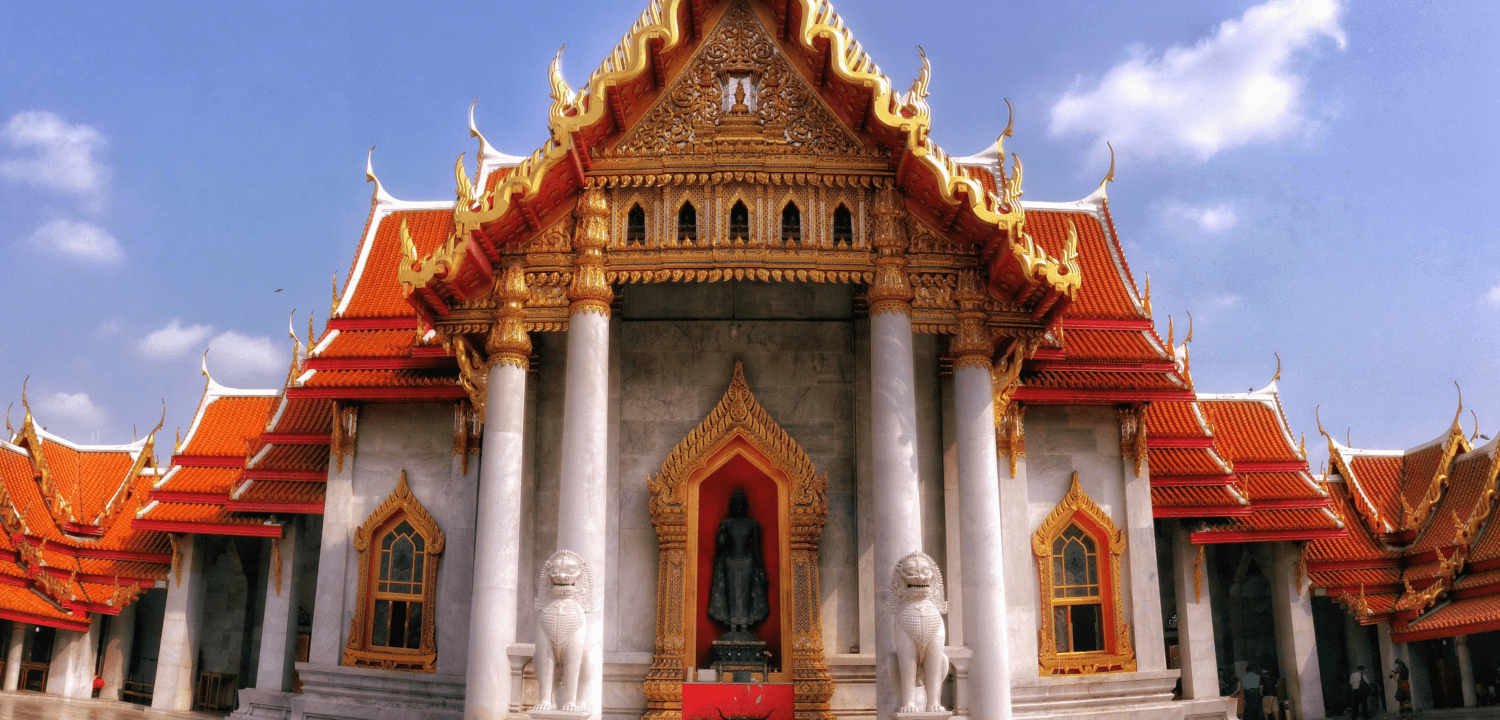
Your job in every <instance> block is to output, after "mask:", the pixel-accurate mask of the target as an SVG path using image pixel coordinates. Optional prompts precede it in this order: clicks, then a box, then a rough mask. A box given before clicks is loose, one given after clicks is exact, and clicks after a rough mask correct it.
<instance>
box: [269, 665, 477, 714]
mask: <svg viewBox="0 0 1500 720" xmlns="http://www.w3.org/2000/svg"><path fill="white" fill-rule="evenodd" d="M297 672H298V674H299V676H300V677H301V678H302V695H301V697H300V698H299V700H300V703H301V707H300V708H298V707H297V706H296V705H294V706H293V709H292V718H293V720H303V718H308V717H313V718H328V717H337V718H350V719H351V720H408V719H409V718H421V720H460V719H461V718H462V717H463V711H464V676H463V675H445V674H441V673H410V672H401V671H396V670H377V669H375V668H358V667H345V666H342V665H321V664H318V663H297ZM294 702H295V701H294Z"/></svg>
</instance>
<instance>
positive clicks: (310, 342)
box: [307, 310, 317, 357]
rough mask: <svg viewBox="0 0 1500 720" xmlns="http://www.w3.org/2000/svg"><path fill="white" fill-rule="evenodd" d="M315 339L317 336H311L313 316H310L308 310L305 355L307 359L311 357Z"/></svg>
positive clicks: (310, 312)
mask: <svg viewBox="0 0 1500 720" xmlns="http://www.w3.org/2000/svg"><path fill="white" fill-rule="evenodd" d="M316 339H317V335H314V334H313V314H312V311H311V310H308V311H307V354H308V356H309V357H311V356H312V350H313V344H314V342H315V341H316Z"/></svg>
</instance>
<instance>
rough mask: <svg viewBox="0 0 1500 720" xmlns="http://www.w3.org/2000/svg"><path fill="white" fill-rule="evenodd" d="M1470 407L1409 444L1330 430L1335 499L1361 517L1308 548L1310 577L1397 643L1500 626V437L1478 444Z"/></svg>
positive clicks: (1349, 514)
mask: <svg viewBox="0 0 1500 720" xmlns="http://www.w3.org/2000/svg"><path fill="white" fill-rule="evenodd" d="M1461 414H1462V407H1461V406H1460V411H1459V413H1457V414H1455V416H1454V421H1453V423H1452V424H1451V425H1450V426H1449V428H1448V430H1447V431H1445V432H1444V433H1443V434H1442V435H1440V436H1439V437H1437V438H1435V439H1434V440H1432V441H1430V442H1427V443H1424V444H1422V445H1419V446H1417V447H1414V448H1411V449H1409V450H1404V451H1403V450H1367V449H1358V448H1351V447H1348V446H1346V445H1343V444H1341V443H1339V442H1338V441H1336V440H1334V439H1333V438H1332V437H1328V452H1329V458H1330V460H1331V461H1332V464H1333V468H1334V474H1331V475H1330V480H1331V482H1330V483H1329V484H1330V486H1332V487H1334V488H1336V490H1335V493H1334V499H1335V505H1336V506H1337V507H1339V508H1340V512H1341V513H1342V514H1343V515H1344V516H1345V517H1349V518H1351V520H1353V521H1352V522H1351V523H1350V529H1351V533H1350V536H1349V537H1348V538H1345V539H1343V540H1341V541H1319V542H1315V543H1312V544H1310V545H1309V546H1308V549H1307V560H1308V570H1309V575H1310V578H1311V580H1312V583H1313V585H1314V586H1315V587H1318V588H1321V590H1322V592H1325V593H1326V594H1327V595H1329V596H1330V597H1333V598H1335V599H1337V600H1339V601H1340V602H1341V603H1343V604H1344V606H1345V607H1346V608H1347V609H1348V610H1349V612H1350V613H1352V614H1353V615H1354V616H1355V617H1356V618H1358V619H1359V620H1360V622H1362V623H1366V624H1370V623H1377V622H1382V621H1390V622H1391V623H1392V625H1393V629H1394V630H1395V635H1394V638H1395V639H1396V641H1397V642H1405V641H1409V640H1420V639H1426V638H1434V637H1446V636H1450V635H1461V634H1467V633H1472V632H1484V631H1486V630H1494V629H1500V530H1495V529H1493V526H1494V525H1495V523H1490V522H1488V520H1489V517H1490V516H1491V515H1492V514H1493V511H1494V505H1495V496H1496V493H1497V488H1496V479H1497V474H1500V461H1497V458H1496V451H1497V447H1500V442H1496V441H1491V442H1490V443H1489V444H1487V445H1485V446H1484V447H1482V448H1479V449H1473V448H1472V447H1471V446H1470V444H1469V439H1468V438H1466V437H1465V436H1464V433H1463V430H1462V428H1461V427H1460V426H1459V424H1458V419H1459V418H1460V417H1461ZM1325 436H1326V433H1325Z"/></svg>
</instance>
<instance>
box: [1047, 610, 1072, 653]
mask: <svg viewBox="0 0 1500 720" xmlns="http://www.w3.org/2000/svg"><path fill="white" fill-rule="evenodd" d="M1052 623H1053V626H1054V629H1055V630H1056V631H1057V638H1056V642H1057V651H1058V652H1072V651H1073V646H1072V645H1071V644H1070V643H1069V642H1068V636H1069V630H1068V608H1067V607H1066V606H1064V607H1055V608H1052Z"/></svg>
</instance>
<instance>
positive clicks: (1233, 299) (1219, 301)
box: [1213, 293, 1240, 309]
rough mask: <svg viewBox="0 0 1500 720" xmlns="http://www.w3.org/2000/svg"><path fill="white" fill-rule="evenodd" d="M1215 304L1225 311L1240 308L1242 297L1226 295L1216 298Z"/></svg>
mask: <svg viewBox="0 0 1500 720" xmlns="http://www.w3.org/2000/svg"><path fill="white" fill-rule="evenodd" d="M1213 303H1214V305H1217V306H1219V307H1221V308H1225V309H1229V308H1235V307H1239V304H1240V296H1238V295H1235V294H1232V293H1225V294H1223V295H1219V296H1217V297H1215V298H1214V300H1213Z"/></svg>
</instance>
